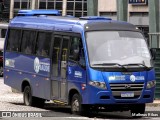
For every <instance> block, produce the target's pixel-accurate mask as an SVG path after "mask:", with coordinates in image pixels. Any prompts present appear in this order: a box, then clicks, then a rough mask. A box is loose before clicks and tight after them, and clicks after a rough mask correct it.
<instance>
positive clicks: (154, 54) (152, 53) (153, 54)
mask: <svg viewBox="0 0 160 120" xmlns="http://www.w3.org/2000/svg"><path fill="white" fill-rule="evenodd" d="M150 52H151V55H152V59H153V60H155V59H156V49H155V48H151V49H150Z"/></svg>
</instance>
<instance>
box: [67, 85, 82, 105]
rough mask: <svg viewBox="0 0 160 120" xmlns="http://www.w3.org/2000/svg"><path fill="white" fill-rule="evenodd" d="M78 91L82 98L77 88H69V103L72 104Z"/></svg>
mask: <svg viewBox="0 0 160 120" xmlns="http://www.w3.org/2000/svg"><path fill="white" fill-rule="evenodd" d="M76 93H77V94H78V95H80V97H81V99H82V96H81V94H80V92H79V91H78V90H77V89H76V88H72V89H70V90H69V94H68V104H69V105H70V104H71V101H72V97H73V95H74V94H76Z"/></svg>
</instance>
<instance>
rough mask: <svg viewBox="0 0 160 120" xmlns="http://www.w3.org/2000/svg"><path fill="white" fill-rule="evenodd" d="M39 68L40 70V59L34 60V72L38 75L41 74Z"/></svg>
mask: <svg viewBox="0 0 160 120" xmlns="http://www.w3.org/2000/svg"><path fill="white" fill-rule="evenodd" d="M39 68H40V63H39V59H38V58H37V57H36V58H35V60H34V70H35V72H36V73H38V72H39Z"/></svg>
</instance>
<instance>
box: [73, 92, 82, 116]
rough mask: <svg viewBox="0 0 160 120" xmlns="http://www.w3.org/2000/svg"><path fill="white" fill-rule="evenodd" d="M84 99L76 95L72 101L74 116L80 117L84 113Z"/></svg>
mask: <svg viewBox="0 0 160 120" xmlns="http://www.w3.org/2000/svg"><path fill="white" fill-rule="evenodd" d="M81 103H82V99H81V96H80V95H79V94H74V95H73V97H72V101H71V111H72V114H77V115H80V114H82V112H83V106H82V104H81Z"/></svg>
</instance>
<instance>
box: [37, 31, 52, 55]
mask: <svg viewBox="0 0 160 120" xmlns="http://www.w3.org/2000/svg"><path fill="white" fill-rule="evenodd" d="M51 38H52V33H45V32H39V33H38V38H37V45H36V55H38V56H44V57H48V56H49V54H50V45H51Z"/></svg>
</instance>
